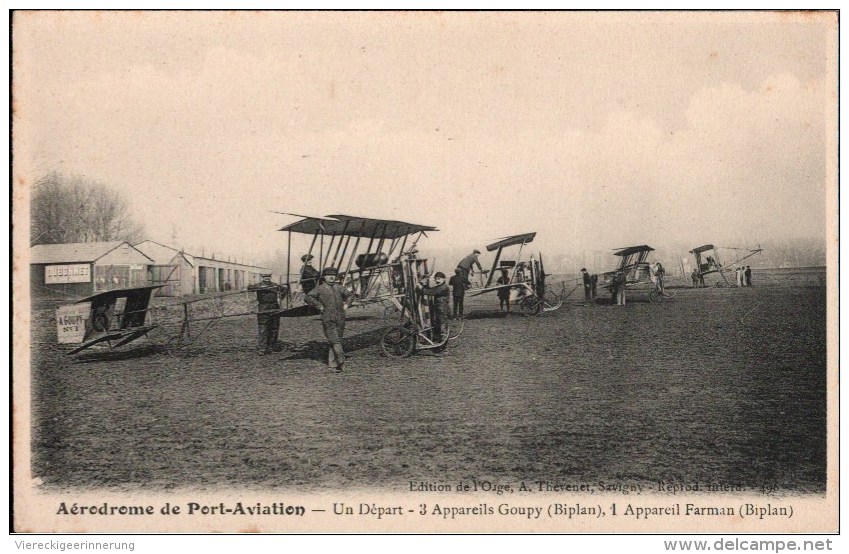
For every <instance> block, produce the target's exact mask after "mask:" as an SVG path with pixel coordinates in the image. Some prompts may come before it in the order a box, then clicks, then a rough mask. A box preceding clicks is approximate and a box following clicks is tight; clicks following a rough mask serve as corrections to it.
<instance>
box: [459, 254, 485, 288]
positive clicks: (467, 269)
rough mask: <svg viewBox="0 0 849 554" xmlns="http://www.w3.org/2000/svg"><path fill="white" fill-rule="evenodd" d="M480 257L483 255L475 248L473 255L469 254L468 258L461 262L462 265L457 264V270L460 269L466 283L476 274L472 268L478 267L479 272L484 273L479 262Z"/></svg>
mask: <svg viewBox="0 0 849 554" xmlns="http://www.w3.org/2000/svg"><path fill="white" fill-rule="evenodd" d="M480 255H481V251H480V250H478V249H477V248H475V250H474V251H473V252H472V253H471V254H469V255H468V256H466V257H465V258H463V259H462V260H460V263H458V264H457V269H459V270H460V271H461V272H462V276H463V280H464V281H468V280H469V275H474V274H475V272H474V269H473V268H472V266H475V265H476V266H478V271H483V268H482V267H481V263H480V261H478V256H480Z"/></svg>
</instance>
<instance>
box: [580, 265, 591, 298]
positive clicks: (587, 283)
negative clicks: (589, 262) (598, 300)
mask: <svg viewBox="0 0 849 554" xmlns="http://www.w3.org/2000/svg"><path fill="white" fill-rule="evenodd" d="M581 277H582V278H583V280H584V302H586V303H587V304H592V302H593V278H592V276H591V275H590V274H589V273H587V268H585V267H582V268H581Z"/></svg>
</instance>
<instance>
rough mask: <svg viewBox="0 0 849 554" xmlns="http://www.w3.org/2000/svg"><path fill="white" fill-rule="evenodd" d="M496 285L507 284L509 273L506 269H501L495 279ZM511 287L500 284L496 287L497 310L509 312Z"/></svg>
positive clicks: (508, 282)
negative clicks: (499, 275)
mask: <svg viewBox="0 0 849 554" xmlns="http://www.w3.org/2000/svg"><path fill="white" fill-rule="evenodd" d="M495 284H496V285H509V284H510V273H509V272H508V271H507V270H506V269H502V270H501V277H499V278H498V280H497V281H495ZM511 290H512V288H511V287H506V286H501V287H500V288H499V289H498V292H497V293H496V294H498V311H500V312H507V313H508V314H509V313H510V291H511Z"/></svg>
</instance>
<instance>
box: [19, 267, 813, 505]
mask: <svg viewBox="0 0 849 554" xmlns="http://www.w3.org/2000/svg"><path fill="white" fill-rule="evenodd" d="M758 277H762V276H760V275H759V276H758ZM797 277H798V276H797ZM810 277H811V276H808V277H805V276H802V277H801V278H794V279H790V278H788V277H787V276H786V275H785V276H783V277H782V278H776V279H775V280H774V282H770V281H769V279H766V276H763V278H764V279H763V281H761V283H762V284H763V286H756V287H753V288H747V289H719V288H708V289H698V290H696V289H689V288H683V287H682V288H677V289H675V290H676V292H677V297H676V298H675V299H674V301H668V302H662V303H649V302H648V300H647V297H646V296H645V295H644V294H631V295H630V297H629V302H628V305H627V306H626V307H624V308H622V307H617V306H612V305H608V304H606V298H604V299H603V300H602V302H605V303H601V304H597V305H593V306H589V305H587V306H585V305H582V304H580V303H579V302H578V301H579V300H580V298H578V295H579V294H580V291H575V293H573V294H572V296H570V297H569V298H568V299H567V300H566V302H565V303H564V305H563V307H562V308H561V309H559V310H557V311H555V312H549V313H545V314H543V315H541V316H538V317H523V316H521V315H510V316H507V317H504V316H502V315H501V314H499V313H498V303H497V299H496V298H495V296H494V295H490V296H483V297H478V298H475V299H469V300H467V303H468V306H467V315H468V320H467V323H466V327H465V331H464V333H463V334H462V335H461V336H460V337H459V339H458V340H457V341H456V342H455V343H453V345H452V347H451V348H449V349H448V351H447V352H446V353H445V354H444V355H443V356H435V355H433V354H430V353H427V352H422V353H419V354H416V355H414V356H412V357H410V358H408V359H390V358H386V357H384V356H383V355H382V353H381V350H380V347H379V344H378V343H379V336H380V332H381V330H382V329H383V326H384V322H383V319H382V317H381V315H380V314H379V313H378V311H377V310H375V309H371V310H369V309H360V310H354V309H352V311H351V312H350V313H349V316H350V319H349V322H348V325H347V329H346V341H345V346H346V349H347V351H349V352H350V353H351V355H352V356H351V358H350V360H349V363H348V366H347V367H346V370H345V372H343V373H341V374H336V373H333V372H330V371H328V370H327V369H326V367H325V366H324V365H323V363H322V362H321V359H322V357H323V356H324V355H325V352H326V350H325V347H324V344H323V342H322V339H323V337H322V334H321V325H320V323H319V321H318V320H317V319H316V318H314V317H306V318H299V319H284V320H282V323H281V340H283V341H284V344H285V346H286V348H284V350H283V351H282V352H280V353H278V354H274V355H271V356H266V357H260V356H257V355H256V353H255V350H254V342H255V332H256V323H255V319H253V318H251V317H238V318H230V319H226V320H222V321H221V322H219V323H218V324H216V325H214V326H212V327H211V328H210V329H209V330H208V332H207V333H206V334H205V335H203V336H202V337H201V338H200V339H199V341H198V343H197V345H196V347H195V348H194V349H193V350H192V351H190V353H189V355H188V356H185V357H173V356H170V355H168V354H167V353H166V352H165V351H164V349H163V348H162V347H161V343H162V342H163V341H164V340H165V339H166V338H167V336H166V335H167V333H168V332H173V330H171V331H169V330H167V329H166V330H164V332H163V333H160V334H159V335H158V336H154V337H153V339H152V340H150V341H147V340H141V341H138V342H136V343H134V344H133V345H130V346H128V347H124V348H123V349H121V350H120V351H112V352H104V351H101V352H91V353H89V354H86V355H85V356H77V357H72V356H68V355H66V354H65V350H62V349H60V348H57V346H56V345H55V328H54V325H53V322H52V315H53V309H54V306H55V304H54V305H44V306H42V307H41V308H39V309H36V310H35V312H34V314H33V315H34V329H33V357H34V362H33V366H32V368H31V373H32V380H33V396H32V414H33V419H32V432H33V441H32V453H33V471H34V474H35V475H36V476H37V477H38V478H39V479H40V480H41V481H42V482H43V487H44V488H45V489H46V490H68V489H82V490H85V489H111V490H133V489H146V490H151V491H156V490H169V489H173V488H184V487H191V488H194V489H201V490H205V489H209V490H214V489H217V488H220V487H238V488H241V489H257V490H260V489H261V490H266V491H267V490H270V489H271V490H277V489H297V490H299V491H311V490H322V489H345V488H360V489H361V488H378V489H383V490H387V491H397V492H404V491H408V490H409V481H431V482H452V481H457V480H463V479H466V480H468V479H477V480H491V481H497V482H517V481H518V480H546V481H550V482H569V483H597V482H599V481H608V482H617V483H635V484H636V483H656V482H657V481H659V480H665V481H681V482H685V483H694V482H717V483H724V484H732V485H741V486H743V487H746V488H748V489H756V488H758V487H760V486H762V485H765V484H768V485H770V486H777V487H778V489H779V490H780V491H783V492H787V493H801V492H814V493H822V492H824V490H825V484H826V443H825V439H826V316H825V314H826V289H825V287H824V286H822V284H823V283H824V279H823V276H822V275H820V274H817V275H815V276H814V277H815V278H810Z"/></svg>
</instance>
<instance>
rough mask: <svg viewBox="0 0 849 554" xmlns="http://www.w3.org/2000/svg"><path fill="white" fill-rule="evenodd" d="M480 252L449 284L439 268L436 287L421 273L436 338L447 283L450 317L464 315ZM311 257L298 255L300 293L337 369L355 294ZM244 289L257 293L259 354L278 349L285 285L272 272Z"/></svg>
mask: <svg viewBox="0 0 849 554" xmlns="http://www.w3.org/2000/svg"><path fill="white" fill-rule="evenodd" d="M478 256H480V251H479V250H475V251H474V252H472V253H471V254H469V255H468V256H466V257H465V258H463V259H462V260H461V261H460V263H459V264H457V268H456V269H455V270H454V273H455V274H454V275H453V276H452V277H451V279H450V281H448V283H446V282H445V274H444V273H442V272H441V271H438V272H436V273H435V274H434V275H433V278H434V285H433V286H429V276H424V278H423V279H422V281H421V282H420V283H419V284H418V285H417V289H418V291H419V293H420V294H422V295H424V296H426V297H428V298H429V299H430V300H431V303H432V314H433V326H434V329H435V330H436V334H435V339H436V340H437V341H441V340H442V339H443V338H444V337H445V334H446V332H447V327H448V319H449V318H450V317H451V316H450V313H451V312H450V308H449V306H448V296H449V286H450V292H451V296H452V298H453V301H454V302H453V305H454V309H453V316H454V317H457V318H462V317H463V300H464V298H465V295H466V289H468V288H469V287H470V286H471V283H470V281H469V275H470V274H471V273H473V272H474V267H475V266H477V268H478V270H480V271H482V270H483V268H482V267H481V265H480V262H479V261H478ZM312 260H313V256H312V255H310V254H306V255H304V256H302V257H301V262H303V267H302V268H301V272H300V284H301V288H302V290H303V292H304V302H305V303H306V304H307V305H308V306H311V307H312V308H314V309H316V310H318V311H319V312H320V314H321V325H322V329H323V330H324V336H325V338H326V339H327V342H328V344H329V346H330V347H329V349H328V353H327V365H328V367H331V368H334V369H335V370H336V371H337V372H341V371H342V370H343V369H344V367H345V352H344V350H343V348H342V339H343V337H344V335H345V314H346V312H347V310H348V307H349V306H350V302H351V299H352V298H353V293H352V292H351V291H350V290H348V289H347V288H346V287H344V286H342V285H341V284H339V283H338V282H337V279H338V277H339V272H338V270H337V269H336V268H333V267H327V268H325V269H324V270H322V271H321V272H319V271H318V270H317V269H315V268H314V267H313V266H312ZM248 290H251V291H254V292H256V295H257V351H258V352H259V354H260V355H261V356H264V355H267V354H270V353H272V352H277V351H279V350H280V346H279V343H278V339H279V329H280V317H281V315H282V311H281V309H280V297H281V296H285V295H287V294H288V292H289V289H288V287H287V286H286V285H280V284H277V283H274V282H273V281H272V280H271V274H270V273H268V274H262V275H261V281H260V282H259V283H258V284H255V285H250V286H249V287H248Z"/></svg>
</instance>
